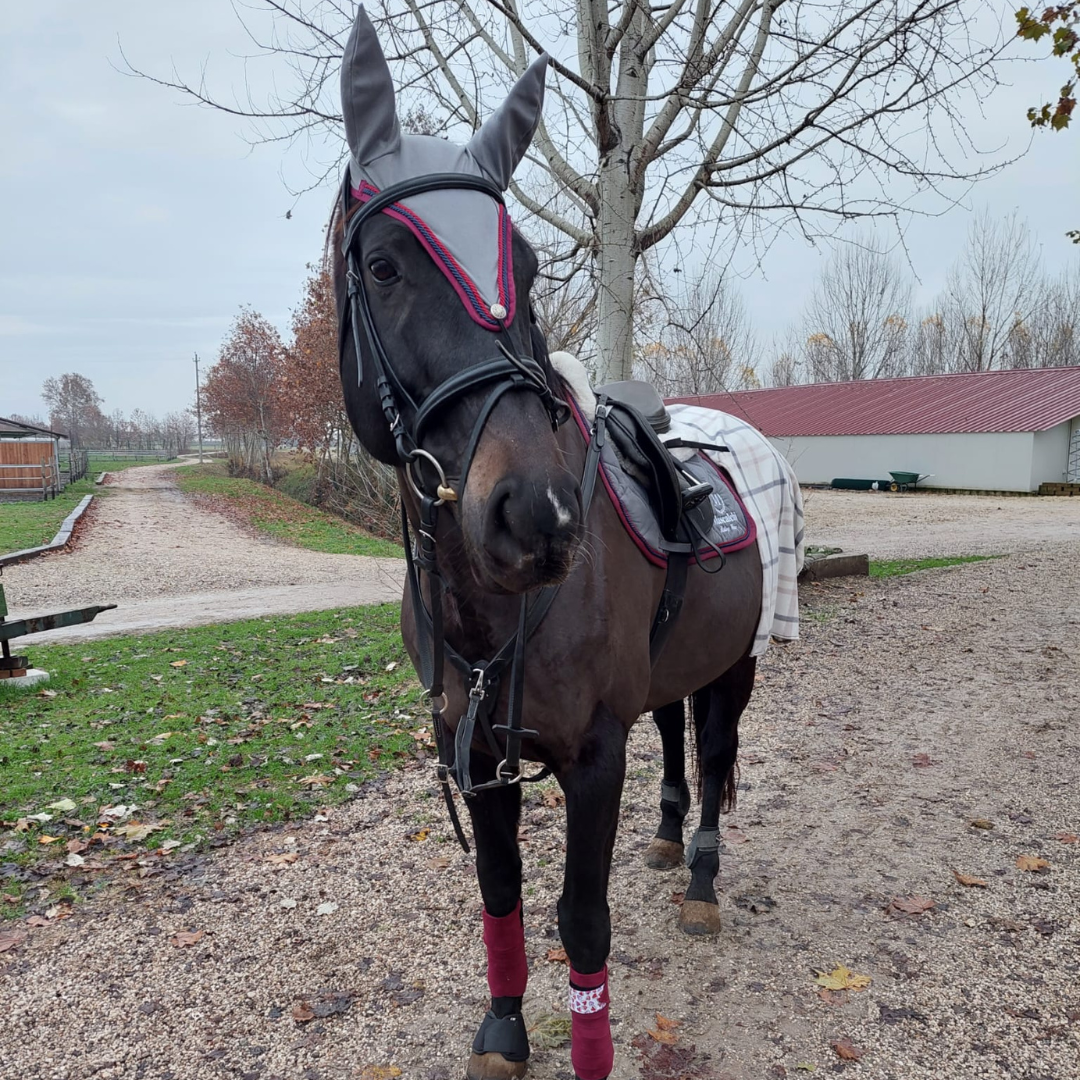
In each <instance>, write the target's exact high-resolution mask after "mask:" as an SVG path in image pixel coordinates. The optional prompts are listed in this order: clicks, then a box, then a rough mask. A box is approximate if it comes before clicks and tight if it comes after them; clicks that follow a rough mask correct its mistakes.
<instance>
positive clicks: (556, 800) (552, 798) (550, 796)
mask: <svg viewBox="0 0 1080 1080" xmlns="http://www.w3.org/2000/svg"><path fill="white" fill-rule="evenodd" d="M540 799H541V801H542V802H543V804H544V805H545V806H546V807H547V808H548V809H549V810H554V809H555V807H556V806H562V804H563V803H564V802H566V796H565V795H564V794H563V793H562V792H561V791H556V790H555V789H554V788H551V789H550V790H549V791H545V792H544V794H543V795H541V796H540Z"/></svg>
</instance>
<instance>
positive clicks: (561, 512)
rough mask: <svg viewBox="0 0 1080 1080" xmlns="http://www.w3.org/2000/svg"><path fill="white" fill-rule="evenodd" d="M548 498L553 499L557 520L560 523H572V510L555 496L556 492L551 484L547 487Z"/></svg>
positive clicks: (552, 503)
mask: <svg viewBox="0 0 1080 1080" xmlns="http://www.w3.org/2000/svg"><path fill="white" fill-rule="evenodd" d="M547 494H548V498H549V499H550V500H551V505H552V506H553V507H554V508H555V520H556V521H557V522H558V523H559V525H569V524H570V511H569V510H567V509H565V508H564V507H563V505H562V503H561V502H559V500H558V499H557V498H556V497H555V492H554V491H552V490H551V487H550V485H549V486H548V489H547Z"/></svg>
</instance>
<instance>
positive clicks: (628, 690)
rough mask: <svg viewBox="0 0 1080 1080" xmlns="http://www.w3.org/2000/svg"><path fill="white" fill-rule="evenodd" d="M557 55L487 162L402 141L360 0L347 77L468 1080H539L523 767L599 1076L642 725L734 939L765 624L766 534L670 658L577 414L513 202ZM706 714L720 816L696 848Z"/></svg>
mask: <svg viewBox="0 0 1080 1080" xmlns="http://www.w3.org/2000/svg"><path fill="white" fill-rule="evenodd" d="M546 63H547V57H546V56H540V57H539V58H538V59H537V60H536V61H535V62H534V63H533V64H532V65H531V66H530V67H529V68H528V69H527V70H526V71H525V72H524V73H523V74H522V75H521V77H520V79H519V80H518V82H517V83H516V84H515V86H514V87H513V89H512V90H511V91H510V93H509V95H508V97H507V98H506V100H505V101H504V103H503V104H502V106H501V107H500V108H499V109H498V110H497V111H496V112H495V113H494V114H493V115H492V116H491V117H489V119H488V120H487V121H486V122H485V123H484V125H483V126H482V127H480V128H479V130H478V131H477V132H476V133H475V135H474V136H473V137H472V139H471V140H470V142H469V143H468V145H467V146H458V145H456V144H454V143H451V142H448V141H445V140H442V139H437V138H433V137H429V136H420V135H410V134H405V133H403V132H402V130H401V127H400V125H399V123H398V120H397V116H396V103H395V93H394V86H393V81H392V78H391V75H390V70H389V67H388V65H387V62H386V60H385V58H384V55H383V53H382V50H381V48H380V45H379V42H378V39H377V36H376V33H375V31H374V29H373V27H372V25H371V23H370V21H369V20H368V18H367V15H366V14H365V12H364V9H363V8H362V7H361V8H360V9H359V11H358V13H357V16H356V21H355V24H354V26H353V28H352V32H351V34H350V37H349V40H348V43H347V45H346V48H345V54H344V58H343V63H342V74H341V87H342V110H343V116H344V121H345V128H346V136H347V140H348V145H349V151H350V159H349V166H348V167H347V169H346V175H345V177H344V182H343V185H342V192H341V199H340V201H339V204H338V207H337V209H336V211H335V215H334V220H333V223H332V229H333V230H334V232H333V235H334V236H335V237H336V241H335V244H334V253H333V278H334V286H335V292H336V302H337V311H338V319H339V347H340V370H341V381H342V388H343V395H344V403H345V407H346V410H347V414H348V417H349V420H350V422H351V424H352V426H353V428H354V429H355V431H356V434H357V436H358V438H359V440H360V442H361V443H362V444H363V446H364V447H365V448H366V450H367V451H368V452H369V453H370V454H371V455H372V456H374V457H375V458H376V459H378V460H379V461H381V462H384V463H387V464H389V465H391V466H393V467H395V468H396V469H397V475H398V483H399V488H400V495H401V503H402V513H403V530H404V538H405V545H406V554H407V558H408V570H409V573H408V575H407V577H408V583H407V585H406V588H405V591H404V596H403V602H402V611H401V629H402V635H403V639H404V642H405V645H406V648H407V650H408V653H409V655H410V657H411V659H412V662H413V664H414V666H415V668H416V670H417V672H418V674H419V676H420V678H421V681H422V682H423V684H424V686H425V687H426V689H427V690H428V692H429V694H430V700H431V705H432V717H433V723H434V725H435V730H436V734H437V736H438V737H439V745H440V765H439V779H440V781H441V783H442V788H443V792H444V794H445V795H446V799H447V804H448V806H449V807H450V809H451V812H452V813H453V810H454V806H455V803H454V800H453V797H452V794H451V790H450V781H451V780H454V781H456V782H457V784H458V786H459V787H460V788H461V789H462V792H463V793H464V795H465V798H464V800H463V801H464V805H465V806H466V807H467V809H468V817H469V819H470V822H471V826H472V834H473V837H474V841H475V846H476V871H477V878H478V881H479V886H480V894H481V897H482V899H483V913H482V930H483V940H484V943H485V945H486V950H487V979H488V987H489V990H490V994H491V1002H490V1007H489V1008H488V1010H487V1012H486V1014H485V1016H484V1017H483V1020H482V1022H481V1024H480V1027H479V1030H478V1031H477V1033H476V1037H475V1039H474V1041H473V1044H472V1052H471V1055H470V1058H469V1063H468V1067H467V1076H468V1077H469V1078H470V1080H504V1078H507V1077H520V1076H522V1075H524V1073H525V1070H526V1062H527V1059H528V1056H529V1045H528V1037H527V1034H526V1030H525V1024H524V1021H523V1018H522V1012H521V1008H522V997H523V995H524V993H525V989H526V982H527V978H528V967H527V963H526V956H525V942H524V930H523V923H522V914H521V873H522V861H521V855H520V852H519V848H518V842H517V832H518V822H519V817H520V811H521V799H522V795H521V792H522V783H523V782H528V781H529V780H531V779H536V778H537V774H534V775H532V776H530V775H527V774H526V769H527V768H528V767H529V766H528V765H527V764H526V763H535V765H536V766H538V767H540V769H541V773H540V775H547V774H549V773H550V774H551V775H553V776H554V777H555V779H556V780H557V782H558V784H559V786H560V787H561V789H562V791H563V794H564V796H565V806H566V849H565V850H566V864H565V876H564V884H563V891H562V895H561V897H560V899H559V902H558V929H559V933H560V935H561V938H562V944H563V947H564V948H565V951H566V955H567V957H568V959H569V982H570V1013H571V1028H572V1031H571V1061H572V1064H573V1069H574V1074H575V1076H576V1077H577V1078H578V1080H604V1078H606V1077H608V1076H609V1075H610V1073H611V1070H612V1064H613V1059H614V1050H613V1046H612V1040H611V1032H610V1024H609V1003H610V996H609V992H608V986H607V981H608V980H607V959H608V954H609V951H610V945H611V921H610V917H609V910H608V903H607V888H608V879H609V874H610V869H611V860H612V849H613V845H614V842H615V835H616V828H617V825H618V818H619V805H620V799H621V794H622V788H623V781H624V777H625V773H626V744H627V737H628V734H629V731H630V728H631V726H632V725H633V724H634V723H635V722H636V721H637V720H638V719H639V718H640V717H641V716H642V715H643V714H645V713H649V712H651V713H652V715H653V719H654V720H655V723H656V725H657V727H658V729H659V732H660V738H661V740H662V745H663V782H662V787H661V798H660V822H659V827H658V830H657V835H656V838H655V839H654V840H653V842H652V844H651V845H650V847H649V849H648V852H647V854H646V862H647V864H648V865H649V866H651V867H654V868H666V867H673V866H675V865H678V864H679V863H680V862H681V861H682V860H683V858H684V854H688V855H689V858H688V863H689V867H690V873H691V880H690V884H689V886H688V888H687V889H686V893H685V899H684V902H683V904H682V907H681V909H680V911H679V916H678V918H679V925H680V926H681V927H682V929H683V930H684V931H686V932H687V933H690V934H715V933H717V932H718V930H719V928H720V915H719V905H718V899H717V895H716V890H715V878H716V876H717V873H718V870H719V854H718V840H717V834H718V827H719V815H720V813H721V812H722V811H723V810H725V809H728V808H730V807H731V806H732V805H733V803H734V801H735V793H736V755H737V751H738V743H739V738H738V726H739V717H740V715H741V714H742V712H743V710H744V709H745V707H746V705H747V702H748V701H749V699H750V695H751V692H752V690H753V687H754V680H755V665H756V662H757V660H756V655H755V653H754V650H753V643H754V640H755V631H756V629H757V626H758V623H759V617H760V615H761V611H762V585H763V573H764V571H763V565H762V558H761V555H760V553H759V550H758V545H757V544H756V543H754V544H750V545H748V546H746V547H744V548H742V549H741V550H738V551H733V552H730V553H729V554H728V555H727V557H726V559H725V560H722V562H723V567H722V570H721V571H720V572H706V568H705V566H704V565H703V564H700V563H698V562H697V561H696V560H691V565H690V566H689V569H688V575H689V576H688V582H687V586H686V588H685V599H684V602H683V603H682V605H681V610H680V611H679V613H678V618H677V619H674V620H672V622H671V624H670V625H669V626H668V627H667V628H666V637H665V640H664V643H663V647H662V649H661V650H660V652H659V655H652V650H651V648H650V637H651V634H650V631H651V630H652V628H653V625H654V623H655V621H656V616H657V611H658V607H659V606H660V605H661V603H662V600H663V598H664V597H665V589H666V585H667V577H666V575H665V573H664V571H663V570H662V569H660V568H659V567H658V566H655V565H653V564H651V563H650V562H648V561H647V560H646V559H643V558H642V556H641V552H640V550H639V548H638V547H637V546H636V545H635V544H634V542H633V541H632V539H631V538H630V537H629V536H628V534H627V531H626V529H625V528H624V526H623V524H622V522H621V520H620V517H619V515H618V513H617V510H616V508H615V506H614V504H613V501H612V499H610V498H608V497H607V496H606V493H605V492H604V491H603V490H602V489H601V488H600V487H599V486H598V484H597V482H596V472H597V462H596V452H595V444H596V442H597V441H599V440H598V439H597V438H596V433H597V428H596V427H595V426H594V427H593V428H592V433H593V438H592V439H591V441H590V440H589V439H588V438H587V437H586V435H585V434H583V429H582V423H577V422H567V421H568V419H573V418H580V416H581V410H580V408H579V403H578V402H577V400H576V399H575V396H574V394H573V393H572V390H571V386H570V383H569V382H568V381H567V378H566V377H564V376H563V375H562V374H560V373H559V371H558V370H556V367H555V366H554V365H553V363H552V359H551V357H549V355H548V352H547V347H546V342H545V340H544V336H543V334H542V332H541V331H540V328H539V326H538V325H537V323H536V321H535V318H534V315H533V312H532V309H531V306H530V304H529V293H530V289H531V288H532V285H533V281H534V278H535V276H536V274H537V271H538V261H537V257H536V254H535V253H534V251H533V250H532V248H531V247H530V246H529V244H528V243H527V242H526V241H525V239H524V238H523V236H522V235H521V234H520V233H519V232H518V230H517V229H516V228H515V227H514V226H513V225H512V223H511V222H510V220H509V217H508V216H507V214H506V210H505V206H504V203H503V196H504V193H505V192H506V190H507V189H508V187H509V184H510V179H511V176H512V174H513V171H514V169H515V168H516V166H517V165H518V164H519V162H520V160H521V159H522V157H523V155H524V154H525V151H526V149H527V147H528V145H529V143H530V140H531V139H532V137H533V134H534V132H535V130H536V127H537V125H538V123H539V120H540V111H541V107H542V101H543V90H544V77H545V67H546ZM601 400H603V399H601ZM597 412H598V413H602V412H603V409H602V408H601V409H599V410H597ZM583 422H584V421H583ZM766 445H767V444H766ZM411 538H415V539H411ZM687 698H689V699H690V700H691V702H692V708H691V714H692V720H693V729H694V747H695V752H696V759H697V768H698V776H699V785H698V787H699V795H700V804H701V805H700V819H699V823H698V827H697V830H696V832H695V834H694V840H693V843H692V844H691V845H690V847H689V849H686V848H685V847H684V836H683V826H684V821H685V819H686V817H687V815H688V812H689V809H690V804H691V799H690V790H689V785H688V784H687V780H686V775H685V766H686V763H685V753H684V741H685V735H684V729H685V723H686V717H685V709H684V701H685V700H686V699H687ZM503 716H505V722H504V723H495V722H493V721H495V720H497V719H499V718H500V717H503ZM454 823H455V828H456V829H457V831H458V834H459V838H461V839H462V840H463V843H464V839H463V837H461V829H460V827H459V824H458V821H457V818H456V815H455V816H454Z"/></svg>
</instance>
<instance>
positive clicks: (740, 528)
mask: <svg viewBox="0 0 1080 1080" xmlns="http://www.w3.org/2000/svg"><path fill="white" fill-rule="evenodd" d="M570 402H571V406H572V408H573V412H574V419H575V420H576V421H577V424H578V427H579V428H580V429H581V433H582V435H583V436H584V437H585V442H586V444H588V442H589V432H590V428H589V424H588V422H587V421H586V420H585V418H584V416H583V415H582V412H581V409H580V407H579V406H578V404H577V402H576V401H574V400H573V398H571V399H570ZM681 465H682V467H683V468H684V469H686V470H687V471H688V472H690V473H691V474H692V475H693V477H694V479H695V480H697V481H698V482H699V483H700V482H705V483H709V484H711V485H712V489H713V493H712V495H711V496H710V497H709V501H710V502H711V503H712V512H713V526H712V528H711V529H710V530H709V533H708V535H707V536H706V537H705V539H703V540H702V541H700V542H699V544H698V550H697V558H698V561H699V562H707V561H708V560H709V559H715V558H717V557H718V556H719V555H720V554H721V553H726V552H729V551H739V550H740V549H742V548H744V547H749V546H750V544H752V543H754V541H755V540H756V539H757V526H756V525H755V524H754V519H753V518H752V517H751V516H750V514H749V513H748V512H747V510H746V507H745V506H744V505H743V501H742V499H741V498H739V495H738V492H736V491H735V488H734V486H733V485H732V483H731V480H730V479H729V478H728V476H727V474H726V473H725V472H724V471H723V469H721V468H720V466H719V465H717V464H716V463H715V462H714V461H712V460H711V459H710V458H708V457H706V456H705V455H704V454H702V453H694V455H693V456H692V457H691V458H689V459H688V460H684V461H681ZM600 480H601V481H602V483H603V485H604V488H605V489H606V490H607V493H608V498H610V499H611V505H612V506H613V507H615V512H616V513H617V514H618V515H619V520H620V521H622V523H623V526H624V527H625V528H626V531H627V533H628V534H629V535H630V538H631V539H632V540H633V541H634V543H635V544H636V545H637V546H638V549H639V550H640V551H641V553H642V554H643V555H644V556H645V558H646V559H648V560H649V562H651V563H652V564H653V565H654V566H661V567H666V566H667V564H668V551H667V550H666V542H665V540H664V537H663V535H662V533H661V532H660V524H659V522H658V521H657V519H656V514H655V513H653V509H652V505H651V503H650V500H649V492H648V490H647V489H646V488H645V486H644V485H643V484H641V483H639V482H638V481H637V480H635V479H634V477H632V476H630V475H629V474H628V473H626V472H624V470H623V468H622V465H621V464H620V463H619V458H618V455H617V454H616V453H615V447H614V445H613V444H612V441H611V439H610V438H609V439H608V440H607V441H606V442H605V444H604V446H603V448H602V449H601V451H600Z"/></svg>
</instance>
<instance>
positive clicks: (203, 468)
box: [176, 463, 402, 557]
mask: <svg viewBox="0 0 1080 1080" xmlns="http://www.w3.org/2000/svg"><path fill="white" fill-rule="evenodd" d="M176 478H177V483H178V484H179V486H180V490H181V491H183V492H185V493H187V494H190V495H195V496H197V497H198V498H200V499H204V500H206V501H207V502H208V503H209V504H210V505H211V506H212V508H213V509H214V510H216V511H218V512H219V513H222V514H225V515H226V516H227V517H230V518H232V519H233V520H235V521H238V522H239V523H240V524H242V525H247V526H249V527H250V528H254V529H256V530H258V531H259V532H262V533H266V534H267V535H269V536H273V537H274V538H275V539H277V540H283V541H285V542H286V543H288V544H295V545H296V546H297V547H302V548H307V549H308V550H310V551H325V552H329V553H330V554H332V555H386V556H391V557H400V556H401V555H402V550H401V548H400V547H399V546H398V545H397V544H393V543H391V542H390V541H388V540H380V539H377V538H376V537H374V536H372V535H371V534H370V533H367V532H365V531H364V530H363V529H361V528H358V527H357V526H356V525H350V524H349V523H348V522H347V521H343V520H342V519H341V518H338V517H335V516H334V515H333V514H328V513H326V512H325V511H323V510H317V509H315V508H314V507H312V506H308V505H307V504H306V503H302V502H297V500H296V499H290V498H289V497H288V496H287V495H284V494H282V493H281V492H280V491H277V490H275V489H274V488H269V487H266V486H265V485H264V484H259V483H256V482H255V481H254V480H243V479H240V478H238V477H235V476H228V475H227V474H226V471H225V466H224V465H223V464H221V463H214V464H210V465H185V466H181V467H180V468H179V469H177V470H176Z"/></svg>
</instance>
